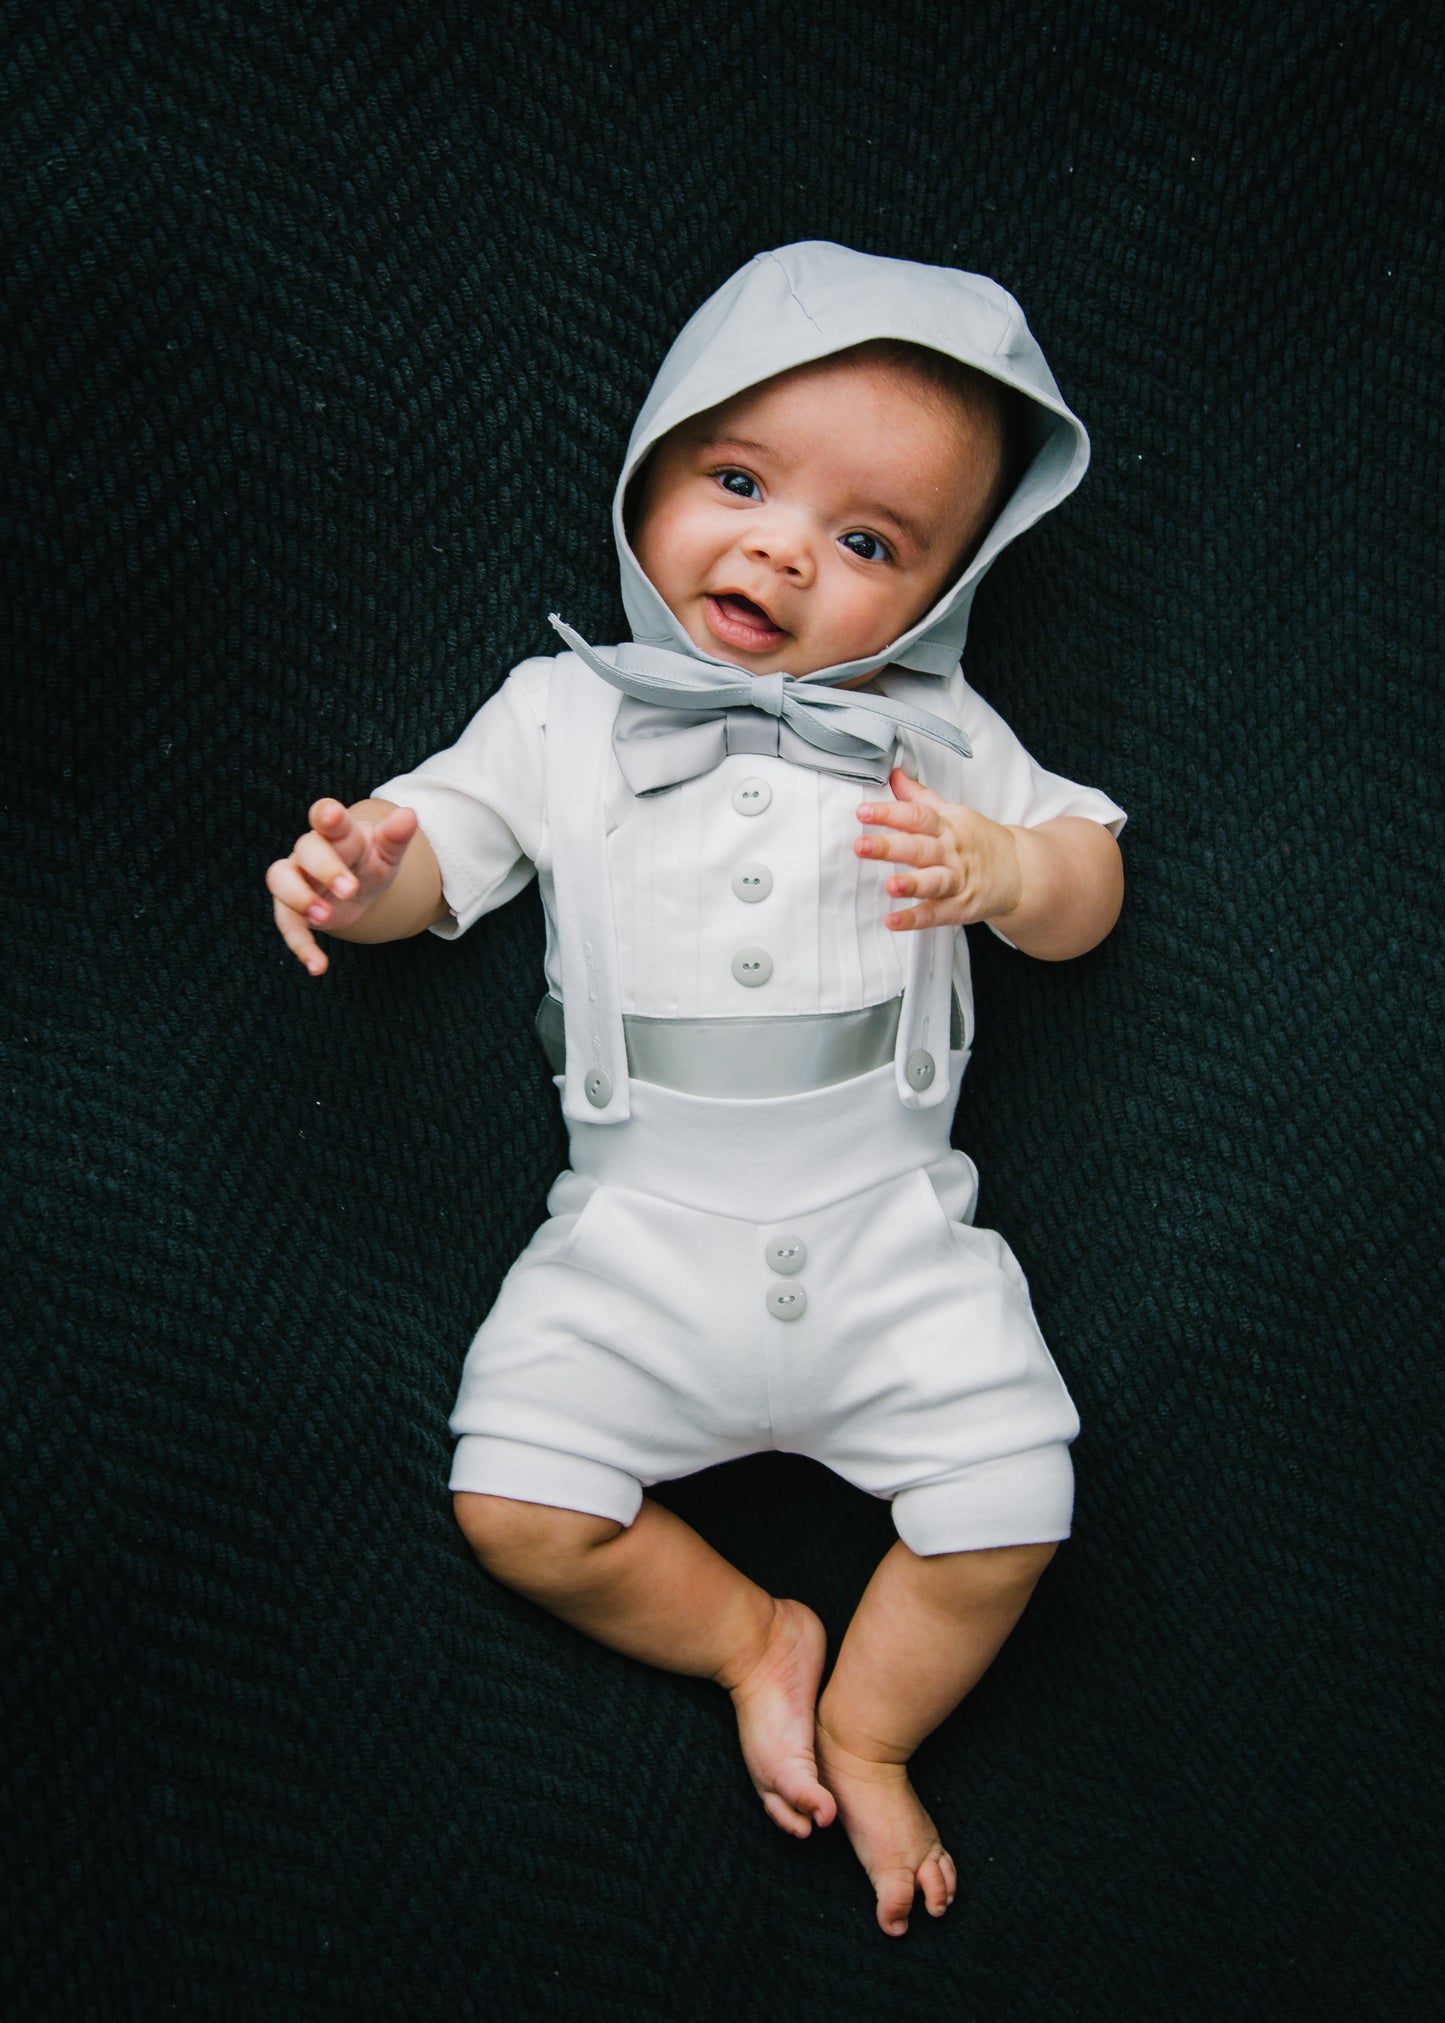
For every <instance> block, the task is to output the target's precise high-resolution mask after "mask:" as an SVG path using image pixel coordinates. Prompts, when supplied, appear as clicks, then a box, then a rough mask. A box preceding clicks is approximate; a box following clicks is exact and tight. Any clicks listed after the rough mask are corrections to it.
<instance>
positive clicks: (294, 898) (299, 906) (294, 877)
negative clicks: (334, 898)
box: [266, 857, 326, 913]
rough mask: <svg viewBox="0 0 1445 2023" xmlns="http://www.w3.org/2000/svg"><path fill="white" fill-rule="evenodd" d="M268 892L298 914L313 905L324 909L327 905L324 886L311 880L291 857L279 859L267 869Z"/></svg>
mask: <svg viewBox="0 0 1445 2023" xmlns="http://www.w3.org/2000/svg"><path fill="white" fill-rule="evenodd" d="M266 890H267V891H268V892H269V893H270V894H271V897H272V898H273V899H279V900H280V901H281V904H282V905H283V906H289V907H291V908H292V909H293V910H294V911H295V912H297V913H305V912H307V911H308V910H309V909H310V908H311V907H312V906H313V905H317V904H320V905H321V906H322V907H323V908H325V905H326V902H325V898H324V896H323V895H324V892H325V888H324V886H322V885H321V884H320V883H319V881H317V880H315V879H312V878H310V877H309V876H308V875H307V873H306V872H304V871H303V870H302V869H301V868H300V866H299V865H298V864H297V863H296V862H295V860H294V859H293V858H291V857H278V858H277V859H276V862H275V863H274V864H270V865H268V866H267V867H266Z"/></svg>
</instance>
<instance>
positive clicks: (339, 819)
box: [306, 798, 370, 864]
mask: <svg viewBox="0 0 1445 2023" xmlns="http://www.w3.org/2000/svg"><path fill="white" fill-rule="evenodd" d="M306 819H307V821H308V822H309V823H310V824H311V827H312V829H313V830H314V831H315V833H316V834H317V835H318V836H321V837H323V838H324V839H325V840H326V842H328V843H329V844H330V845H331V847H332V848H333V849H334V850H335V852H336V856H337V861H338V862H339V863H342V864H355V863H357V862H358V861H359V859H360V858H361V856H362V855H363V853H364V851H365V849H366V843H367V837H368V835H369V833H370V831H369V830H368V828H367V827H366V825H365V824H364V823H361V822H358V821H357V819H356V817H355V816H354V815H353V814H352V812H351V810H350V809H349V808H343V807H342V805H341V803H340V801H333V800H330V799H329V798H328V799H323V800H320V801H313V802H312V803H311V806H310V808H309V809H308V810H307V812H306Z"/></svg>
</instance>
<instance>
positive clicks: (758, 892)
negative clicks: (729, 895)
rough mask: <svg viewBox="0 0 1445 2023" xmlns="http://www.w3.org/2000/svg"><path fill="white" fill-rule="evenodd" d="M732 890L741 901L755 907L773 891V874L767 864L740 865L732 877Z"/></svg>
mask: <svg viewBox="0 0 1445 2023" xmlns="http://www.w3.org/2000/svg"><path fill="white" fill-rule="evenodd" d="M732 888H733V891H734V892H736V894H737V895H738V898H739V899H743V900H746V901H747V903H748V905H749V906H755V905H756V904H757V902H758V900H760V899H766V898H767V896H768V894H769V893H770V892H771V891H772V889H773V874H772V872H771V871H770V870H769V869H768V867H767V865H766V864H739V866H738V868H737V870H736V871H734V873H733V876H732Z"/></svg>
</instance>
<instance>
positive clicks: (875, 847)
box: [853, 767, 1023, 930]
mask: <svg viewBox="0 0 1445 2023" xmlns="http://www.w3.org/2000/svg"><path fill="white" fill-rule="evenodd" d="M888 784H889V786H890V787H891V788H892V789H893V792H894V793H895V794H896V795H897V796H898V798H897V800H896V801H866V802H865V803H864V804H863V806H862V807H860V808H859V810H858V819H859V821H860V822H865V823H867V824H869V825H870V827H871V828H872V829H873V832H874V833H872V834H871V835H867V836H860V837H859V838H858V839H857V841H856V842H855V843H854V845H853V848H854V850H855V851H856V852H857V854H858V856H860V857H878V858H886V859H887V861H888V862H889V863H892V864H898V865H902V866H912V867H916V868H912V869H902V870H899V871H895V872H893V873H892V874H891V875H890V876H889V877H888V878H887V879H886V880H885V881H884V882H885V885H886V887H887V890H888V892H889V893H890V894H891V895H892V897H893V898H895V899H913V900H916V902H917V903H916V905H914V906H912V907H910V908H909V909H908V910H907V911H906V912H904V913H889V914H886V915H885V916H884V922H883V924H884V926H885V927H891V928H893V929H895V930H901V929H904V928H910V927H968V926H970V925H971V924H972V923H973V922H974V921H976V920H997V919H999V918H1000V917H1001V916H1002V915H1003V914H1006V913H1012V912H1013V910H1014V908H1015V907H1016V906H1017V905H1018V903H1019V899H1020V897H1021V895H1022V891H1023V871H1022V867H1021V864H1020V861H1019V847H1018V843H1017V840H1016V839H1015V837H1014V834H1013V831H1012V830H1011V829H1007V828H1005V827H1004V825H1003V823H1002V822H994V821H991V820H990V819H989V817H988V816H987V815H980V814H979V812H978V810H977V809H976V808H966V807H964V806H962V805H961V804H960V803H959V802H956V801H945V800H942V799H940V797H939V796H938V795H937V794H935V793H934V791H933V789H932V788H931V787H925V786H922V785H920V784H919V782H918V781H917V780H915V779H912V778H910V776H909V775H908V774H907V773H905V772H904V771H903V770H902V768H901V767H895V768H894V770H893V773H892V775H891V776H890V779H889V782H888Z"/></svg>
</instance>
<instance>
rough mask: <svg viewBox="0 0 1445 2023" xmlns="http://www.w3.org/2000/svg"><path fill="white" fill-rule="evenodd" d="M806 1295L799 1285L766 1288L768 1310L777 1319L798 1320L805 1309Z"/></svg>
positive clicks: (806, 1304) (806, 1303)
mask: <svg viewBox="0 0 1445 2023" xmlns="http://www.w3.org/2000/svg"><path fill="white" fill-rule="evenodd" d="M807 1306H808V1295H807V1294H806V1293H805V1292H804V1291H803V1288H802V1287H801V1286H800V1285H775V1286H770V1287H769V1288H768V1312H769V1313H770V1314H771V1315H772V1316H773V1319H774V1320H777V1321H800V1320H801V1319H802V1318H803V1315H804V1313H805V1312H806V1311H807Z"/></svg>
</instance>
